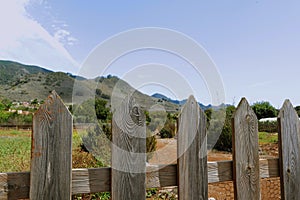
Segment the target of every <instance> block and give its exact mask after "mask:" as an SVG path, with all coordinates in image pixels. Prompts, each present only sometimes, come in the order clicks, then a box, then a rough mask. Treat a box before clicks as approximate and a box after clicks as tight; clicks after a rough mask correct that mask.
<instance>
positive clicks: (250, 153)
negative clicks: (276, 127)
mask: <svg viewBox="0 0 300 200" xmlns="http://www.w3.org/2000/svg"><path fill="white" fill-rule="evenodd" d="M232 121H233V123H232V129H233V133H232V136H233V140H232V147H233V151H232V152H233V182H234V191H235V198H236V199H239V200H244V199H251V200H255V199H260V178H259V155H258V148H259V146H258V122H257V118H256V115H255V113H254V112H253V110H252V109H251V107H250V105H249V104H248V102H247V100H246V99H245V98H243V99H242V100H241V102H240V103H239V105H238V107H237V110H236V112H235V114H234V117H233V120H232Z"/></svg>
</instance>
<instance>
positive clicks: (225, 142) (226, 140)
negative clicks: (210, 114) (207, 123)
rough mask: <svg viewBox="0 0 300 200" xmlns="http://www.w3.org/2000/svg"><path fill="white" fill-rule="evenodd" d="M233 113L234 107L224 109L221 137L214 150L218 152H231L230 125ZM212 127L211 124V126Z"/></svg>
mask: <svg viewBox="0 0 300 200" xmlns="http://www.w3.org/2000/svg"><path fill="white" fill-rule="evenodd" d="M234 112H235V107H234V106H228V107H227V108H226V118H225V122H224V126H223V128H222V132H221V135H220V137H219V139H218V141H217V143H216V144H215V146H214V148H215V149H217V150H220V151H231V150H232V125H231V120H232V116H233V113H234ZM211 125H212V124H211Z"/></svg>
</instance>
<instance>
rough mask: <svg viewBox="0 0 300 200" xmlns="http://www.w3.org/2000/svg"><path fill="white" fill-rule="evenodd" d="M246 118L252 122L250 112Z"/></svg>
mask: <svg viewBox="0 0 300 200" xmlns="http://www.w3.org/2000/svg"><path fill="white" fill-rule="evenodd" d="M246 120H247V122H250V120H251V116H250V115H249V114H247V115H246Z"/></svg>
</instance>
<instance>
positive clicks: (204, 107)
mask: <svg viewBox="0 0 300 200" xmlns="http://www.w3.org/2000/svg"><path fill="white" fill-rule="evenodd" d="M151 96H152V97H154V98H157V99H160V100H162V101H166V102H171V103H174V104H177V105H179V106H182V105H184V104H185V103H186V101H187V99H184V100H181V101H179V100H174V99H171V98H169V97H166V96H165V95H163V94H159V93H155V94H153V95H151ZM198 104H199V106H200V108H201V109H202V110H207V109H209V108H216V109H217V108H220V107H224V106H225V107H226V106H228V105H225V104H224V105H220V106H212V105H211V104H209V105H204V104H202V103H200V102H198Z"/></svg>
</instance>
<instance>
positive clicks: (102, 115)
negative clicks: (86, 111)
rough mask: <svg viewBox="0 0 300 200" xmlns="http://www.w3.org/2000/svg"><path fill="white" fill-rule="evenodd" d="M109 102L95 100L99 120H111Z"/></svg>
mask: <svg viewBox="0 0 300 200" xmlns="http://www.w3.org/2000/svg"><path fill="white" fill-rule="evenodd" d="M106 104H107V101H105V100H103V99H100V98H96V99H95V111H96V116H97V119H100V120H108V119H111V114H110V109H109V108H108V107H106Z"/></svg>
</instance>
